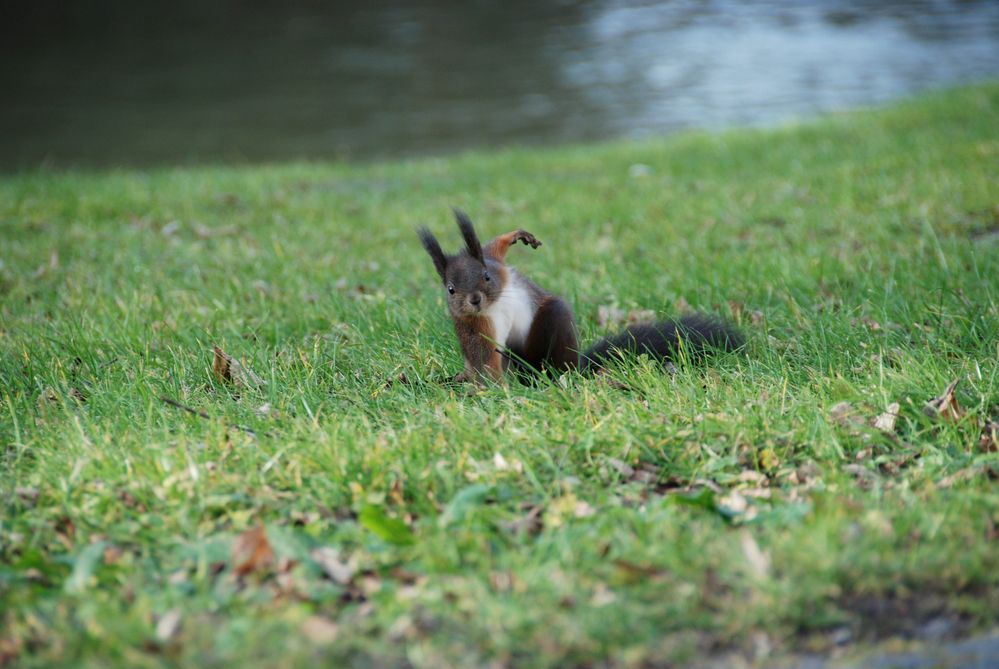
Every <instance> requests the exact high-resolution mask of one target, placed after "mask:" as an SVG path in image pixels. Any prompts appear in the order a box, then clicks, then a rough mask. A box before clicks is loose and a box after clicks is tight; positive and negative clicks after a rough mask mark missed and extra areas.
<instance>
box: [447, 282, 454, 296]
mask: <svg viewBox="0 0 999 669" xmlns="http://www.w3.org/2000/svg"><path fill="white" fill-rule="evenodd" d="M447 292H449V293H451V294H452V295H454V286H452V285H450V284H448V287H447Z"/></svg>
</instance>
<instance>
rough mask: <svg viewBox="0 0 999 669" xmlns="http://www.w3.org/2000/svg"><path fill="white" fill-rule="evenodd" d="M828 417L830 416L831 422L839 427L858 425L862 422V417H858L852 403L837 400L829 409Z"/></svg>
mask: <svg viewBox="0 0 999 669" xmlns="http://www.w3.org/2000/svg"><path fill="white" fill-rule="evenodd" d="M829 417H830V418H832V420H833V422H834V423H836V424H837V425H839V426H841V427H849V426H851V425H859V424H861V423H863V422H864V421H863V419H861V418H860V416H859V414H858V413H857V410H856V409H854V408H853V405H852V404H850V403H849V402H838V403H836V404H834V405H833V406H832V408H831V409H829Z"/></svg>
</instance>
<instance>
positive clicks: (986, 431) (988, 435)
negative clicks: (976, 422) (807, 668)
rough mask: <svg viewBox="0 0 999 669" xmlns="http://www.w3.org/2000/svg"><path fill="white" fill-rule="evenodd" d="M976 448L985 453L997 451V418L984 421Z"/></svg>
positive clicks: (998, 437) (998, 442)
mask: <svg viewBox="0 0 999 669" xmlns="http://www.w3.org/2000/svg"><path fill="white" fill-rule="evenodd" d="M978 449H979V450H981V451H985V452H986V453H995V452H996V451H999V419H994V420H989V421H986V422H985V427H983V428H982V436H981V438H980V439H979V440H978Z"/></svg>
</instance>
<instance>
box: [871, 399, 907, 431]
mask: <svg viewBox="0 0 999 669" xmlns="http://www.w3.org/2000/svg"><path fill="white" fill-rule="evenodd" d="M901 408H902V407H901V406H900V405H899V403H898V402H892V403H891V404H889V405H888V408H887V409H885V412H884V413H883V414H881V415H880V416H878V417H877V418H875V419H874V427H875V428H877V429H878V430H881V431H882V432H886V433H889V434H891V433H893V432H895V421H897V420H898V412H899V409H901Z"/></svg>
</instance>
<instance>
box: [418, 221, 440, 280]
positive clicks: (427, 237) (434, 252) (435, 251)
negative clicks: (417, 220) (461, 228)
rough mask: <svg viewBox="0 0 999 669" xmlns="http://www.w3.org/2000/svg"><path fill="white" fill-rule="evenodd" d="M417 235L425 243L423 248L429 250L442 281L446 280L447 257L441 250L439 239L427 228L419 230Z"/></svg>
mask: <svg viewBox="0 0 999 669" xmlns="http://www.w3.org/2000/svg"><path fill="white" fill-rule="evenodd" d="M417 234H418V235H420V241H421V242H423V248H425V249H426V250H427V253H429V254H430V257H431V258H432V259H433V261H434V268H435V269H436V270H437V273H438V274H440V277H441V280H443V279H444V272H445V270H446V269H447V256H445V255H444V251H443V250H441V245H440V244H438V243H437V238H436V237H434V235H433V233H432V232H430V230H427V229H426V228H420V229H419V230H417Z"/></svg>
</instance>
